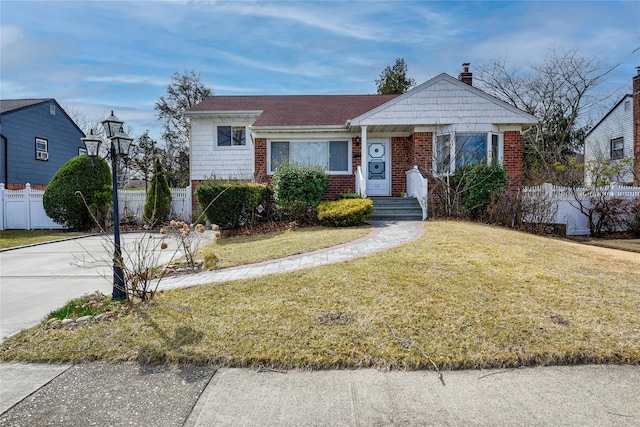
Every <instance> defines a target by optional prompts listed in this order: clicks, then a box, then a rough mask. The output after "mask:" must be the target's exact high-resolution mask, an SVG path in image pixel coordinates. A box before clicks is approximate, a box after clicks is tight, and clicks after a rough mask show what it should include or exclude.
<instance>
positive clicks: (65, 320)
mask: <svg viewBox="0 0 640 427" xmlns="http://www.w3.org/2000/svg"><path fill="white" fill-rule="evenodd" d="M73 322H74V321H73V319H62V322H60V323H61V324H62V326H65V325H68V324H69V323H73Z"/></svg>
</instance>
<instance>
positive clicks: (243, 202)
mask: <svg viewBox="0 0 640 427" xmlns="http://www.w3.org/2000/svg"><path fill="white" fill-rule="evenodd" d="M266 194H267V186H266V185H264V184H245V183H239V182H229V181H207V182H204V183H202V184H200V185H199V186H198V188H197V189H196V196H197V197H198V203H199V204H200V208H201V209H202V210H203V211H204V212H205V215H206V216H207V219H208V220H209V221H210V222H211V223H213V224H216V225H218V226H219V227H220V228H225V229H235V228H239V227H242V226H245V225H248V224H251V223H252V222H253V221H254V219H255V211H256V207H257V206H258V205H259V204H260V203H261V202H263V201H264V200H265V198H266Z"/></svg>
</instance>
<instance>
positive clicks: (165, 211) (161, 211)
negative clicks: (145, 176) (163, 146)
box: [143, 160, 171, 227]
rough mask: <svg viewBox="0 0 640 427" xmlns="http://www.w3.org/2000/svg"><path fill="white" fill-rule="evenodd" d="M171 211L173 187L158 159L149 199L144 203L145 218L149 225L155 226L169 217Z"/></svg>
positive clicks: (148, 194)
mask: <svg viewBox="0 0 640 427" xmlns="http://www.w3.org/2000/svg"><path fill="white" fill-rule="evenodd" d="M170 212H171V189H170V188H169V181H167V175H166V173H165V172H164V169H163V168H162V165H161V164H160V161H158V160H156V164H155V167H154V171H153V177H152V178H151V185H150V186H149V191H148V192H147V200H146V202H145V204H144V213H143V219H144V220H145V222H146V223H147V224H149V226H151V227H153V226H155V225H156V224H158V223H161V222H163V221H165V220H166V219H167V217H168V216H169V213H170Z"/></svg>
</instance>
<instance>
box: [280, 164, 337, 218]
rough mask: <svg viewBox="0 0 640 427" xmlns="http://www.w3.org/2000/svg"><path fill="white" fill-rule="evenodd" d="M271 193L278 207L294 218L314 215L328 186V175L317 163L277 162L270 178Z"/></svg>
mask: <svg viewBox="0 0 640 427" xmlns="http://www.w3.org/2000/svg"><path fill="white" fill-rule="evenodd" d="M271 185H272V187H273V195H274V198H275V200H276V202H277V203H278V205H280V207H281V208H282V209H284V210H285V211H286V212H288V213H289V214H290V215H292V216H293V217H294V218H295V219H305V217H310V216H315V210H316V208H317V207H318V204H319V203H320V201H321V200H322V196H323V195H324V192H325V190H326V189H327V187H328V186H329V175H327V174H326V173H325V171H324V170H323V169H322V167H320V166H317V165H293V164H290V163H288V162H284V163H282V164H279V165H278V167H276V170H275V172H274V173H273V177H272V178H271Z"/></svg>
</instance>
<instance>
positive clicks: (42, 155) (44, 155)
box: [36, 151, 49, 160]
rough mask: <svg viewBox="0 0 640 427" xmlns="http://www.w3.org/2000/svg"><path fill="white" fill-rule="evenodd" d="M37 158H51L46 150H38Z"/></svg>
mask: <svg viewBox="0 0 640 427" xmlns="http://www.w3.org/2000/svg"><path fill="white" fill-rule="evenodd" d="M36 159H38V160H49V153H47V152H46V151H37V152H36Z"/></svg>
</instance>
